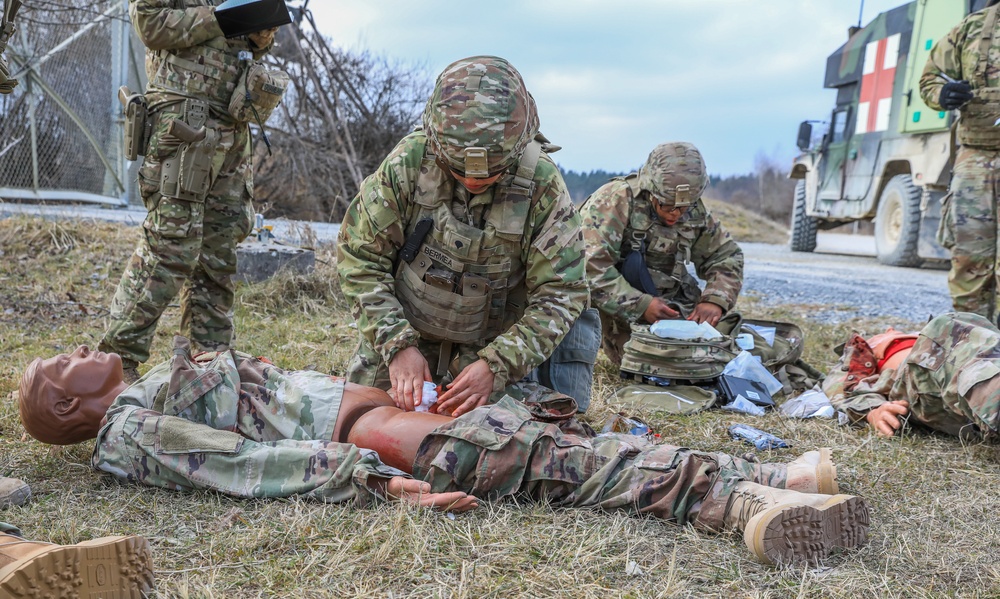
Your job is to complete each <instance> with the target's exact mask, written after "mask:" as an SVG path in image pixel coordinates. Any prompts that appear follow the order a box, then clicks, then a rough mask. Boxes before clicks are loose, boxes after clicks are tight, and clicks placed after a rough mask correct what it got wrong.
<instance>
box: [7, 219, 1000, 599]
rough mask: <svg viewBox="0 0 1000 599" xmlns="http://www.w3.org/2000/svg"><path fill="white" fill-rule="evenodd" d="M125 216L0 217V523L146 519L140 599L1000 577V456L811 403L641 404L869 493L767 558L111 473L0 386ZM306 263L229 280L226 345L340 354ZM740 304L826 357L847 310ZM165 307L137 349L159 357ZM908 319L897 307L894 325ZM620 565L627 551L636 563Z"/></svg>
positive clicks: (675, 424) (89, 287)
mask: <svg viewBox="0 0 1000 599" xmlns="http://www.w3.org/2000/svg"><path fill="white" fill-rule="evenodd" d="M138 234H139V230H138V229H137V228H127V227H121V226H118V225H108V224H102V223H95V222H75V223H70V222H57V221H43V220H38V219H28V218H14V219H6V220H0V354H2V355H3V356H4V360H3V362H2V364H0V475H9V476H14V477H17V478H22V479H24V480H26V481H29V482H30V483H31V485H32V488H33V490H34V500H33V501H32V502H31V503H29V504H28V505H27V506H25V507H21V508H11V509H8V510H6V511H4V512H0V520H4V521H7V522H11V523H13V524H17V525H19V526H21V527H22V529H23V530H24V532H25V534H26V535H28V536H29V537H33V538H36V539H40V540H46V541H52V542H55V543H72V542H75V541H80V540H85V539H89V538H94V537H99V536H104V535H110V534H126V533H134V534H140V535H144V536H146V537H148V538H149V539H150V541H151V543H152V547H153V556H154V560H155V569H156V578H157V593H158V595H157V596H159V597H206V598H219V597H235V598H254V597H310V598H311V597H393V598H399V597H428V598H430V597H468V598H476V599H480V598H493V597H497V598H502V597H565V598H573V599H582V598H588V597H594V598H602V599H603V598H609V597H636V598H638V597H748V598H765V597H775V598H778V597H852V598H853V597H901V598H902V597H907V598H909V597H996V596H1000V565H998V563H1000V559H998V556H1000V521H998V519H1000V516H998V514H1000V493H998V487H1000V485H998V482H1000V466H998V464H1000V457H998V452H997V450H996V449H995V448H993V447H990V446H983V445H974V446H963V445H961V444H960V443H959V442H958V441H956V440H954V439H949V438H945V437H939V436H929V435H914V436H907V437H902V438H894V439H881V438H878V437H876V436H874V435H873V434H871V433H870V432H869V431H867V430H855V429H850V428H841V427H838V426H836V425H835V424H833V423H831V422H830V421H817V422H813V421H791V420H787V419H783V418H781V417H780V416H778V415H777V414H769V415H767V416H765V417H761V418H753V417H746V418H740V417H737V416H734V415H733V414H731V413H728V412H722V411H718V410H714V411H709V412H704V413H701V414H697V415H694V416H690V417H683V418H673V419H666V418H663V417H657V416H655V415H653V414H640V415H641V416H645V417H647V418H648V419H649V420H650V421H651V422H652V424H653V425H654V427H655V428H656V429H657V430H658V432H659V433H660V434H661V435H662V437H663V438H664V439H669V440H670V441H671V442H673V443H676V444H682V445H687V446H691V447H696V448H704V449H708V450H717V451H726V452H732V453H740V454H742V453H744V452H746V451H747V446H744V445H740V444H738V443H736V442H734V441H732V440H730V439H729V438H728V437H727V435H726V432H725V431H726V427H727V426H728V425H729V424H731V423H732V422H734V421H743V422H749V423H752V424H754V425H756V426H759V427H761V428H765V429H768V430H770V431H772V432H774V433H776V434H778V435H780V436H782V437H784V438H785V439H787V440H788V441H790V442H791V443H793V444H794V447H793V448H792V449H785V450H780V451H774V452H764V453H762V454H761V455H760V458H761V459H762V460H764V461H772V460H787V459H790V458H792V457H794V456H796V455H798V454H799V453H800V452H803V451H807V450H810V449H815V448H818V447H821V446H831V447H833V448H834V457H835V459H836V461H837V462H838V464H840V482H841V486H842V488H843V489H844V490H845V491H846V492H850V493H855V494H860V495H863V496H865V497H867V498H868V499H869V500H870V502H871V506H872V523H873V526H872V531H871V539H870V542H869V543H868V545H867V546H866V547H864V548H863V549H861V550H860V551H857V552H853V553H849V554H846V555H841V556H837V557H835V558H833V559H832V560H830V562H829V563H828V564H826V565H825V566H824V567H822V568H790V569H772V568H769V567H765V566H762V565H760V564H758V563H756V562H755V561H753V560H752V559H751V557H750V553H749V552H748V550H747V549H746V548H745V547H744V545H743V541H742V538H741V537H739V536H736V535H731V534H726V535H718V536H706V535H701V534H698V533H696V532H695V531H694V530H693V529H691V528H684V527H678V526H676V525H673V524H670V523H665V522H662V521H655V520H651V519H640V518H632V517H627V516H624V515H621V514H614V513H602V512H596V511H583V510H566V509H553V508H551V507H549V506H545V505H538V504H532V503H517V502H513V501H511V502H503V503H499V504H494V505H485V506H483V507H481V508H480V510H478V511H477V512H475V513H472V514H467V515H460V516H458V517H456V518H452V517H449V516H447V515H445V514H440V513H434V512H429V511H420V510H416V509H409V508H406V507H402V506H399V505H396V504H393V505H380V506H375V507H371V508H366V509H352V508H351V507H348V506H340V505H325V504H321V503H315V502H308V501H299V500H296V499H289V500H272V501H247V500H240V499H233V498H230V497H226V496H222V495H218V494H212V493H197V494H179V493H173V492H168V491H161V490H154V489H148V488H139V487H134V486H122V485H120V484H118V483H116V482H114V481H112V480H109V479H108V478H105V477H103V476H101V475H99V474H97V473H95V472H94V471H92V470H91V468H90V454H91V449H92V448H91V446H90V445H88V444H81V445H77V446H72V447H65V448H52V447H47V446H44V445H42V444H40V443H37V442H35V441H34V440H32V439H30V438H27V437H26V436H25V435H24V431H23V429H22V427H21V424H20V421H19V419H18V415H17V410H16V406H15V404H14V403H13V401H12V397H11V395H12V392H13V391H14V390H15V388H16V386H17V381H18V377H19V375H20V372H21V369H22V368H23V367H24V366H25V365H26V364H27V363H28V362H29V360H30V359H31V358H33V357H35V356H38V355H44V356H48V355H51V354H54V353H56V352H60V351H64V350H69V349H72V348H73V347H75V346H76V345H77V344H79V343H87V344H91V345H94V344H96V343H97V341H98V340H99V338H100V335H101V333H102V332H103V330H104V328H105V326H106V320H107V311H106V309H105V308H104V306H106V305H107V303H108V302H109V300H110V298H111V295H112V293H113V291H114V287H115V285H116V283H117V280H118V278H119V276H120V274H121V269H122V267H123V264H124V262H125V260H126V259H127V257H128V255H129V254H130V252H131V249H132V247H133V244H134V241H135V239H136V236H137V235H138ZM318 255H319V258H320V259H321V260H322V261H321V262H320V263H319V264H318V268H317V269H316V271H315V272H314V273H313V274H311V275H309V276H304V277H302V276H300V277H295V276H279V277H277V278H275V279H272V280H270V281H268V282H266V283H263V284H259V285H254V286H242V287H241V288H240V290H239V293H238V307H237V310H236V328H237V331H238V337H237V341H236V345H237V346H238V347H239V348H240V349H242V350H245V351H248V352H250V353H254V354H265V355H269V356H270V357H271V358H272V359H273V360H274V361H275V362H276V363H278V364H281V365H284V366H286V367H288V368H307V367H308V368H315V369H318V370H321V371H332V372H334V373H342V372H343V371H344V367H345V364H346V362H347V359H348V357H349V355H350V353H351V352H352V350H353V348H354V344H355V331H354V329H353V328H351V323H352V319H351V317H350V315H349V312H348V310H347V308H346V304H345V302H344V298H343V296H342V295H341V294H340V292H339V289H338V285H337V277H336V271H335V268H334V255H333V253H332V252H331V250H330V248H328V247H323V248H318ZM740 309H741V310H742V311H743V312H744V313H746V314H748V315H756V316H765V315H767V316H769V317H771V318H776V319H784V320H793V321H796V322H798V323H799V324H800V325H801V326H802V327H803V329H804V330H806V331H807V344H808V347H807V353H806V358H807V359H808V360H809V361H810V362H811V363H812V364H813V365H815V366H817V367H819V368H821V369H826V368H829V367H830V366H831V365H832V364H833V361H834V355H833V353H832V348H833V347H834V346H835V345H836V344H837V343H839V342H841V341H843V340H844V339H845V338H846V334H847V333H848V332H849V330H850V329H851V328H852V327H854V328H857V329H860V330H863V331H866V332H869V333H871V332H875V331H877V330H879V329H881V328H882V327H883V326H884V325H885V324H887V322H884V321H864V322H853V323H849V324H845V325H836V326H834V325H814V324H811V323H810V321H809V314H810V312H811V311H813V310H814V307H812V306H808V305H802V306H786V307H783V308H781V309H780V310H765V307H764V306H763V305H762V304H760V303H757V302H755V301H753V300H752V299H750V300H741V306H740ZM177 321H178V310H177V309H176V308H171V309H170V310H168V312H167V314H166V316H165V318H164V320H163V322H162V323H161V324H160V327H159V333H158V336H157V338H156V342H155V345H154V348H153V360H154V361H155V360H162V359H165V358H166V357H167V350H168V344H169V340H170V336H171V334H172V332H173V331H174V330H175V329H176V326H177ZM892 324H895V325H904V326H906V325H909V326H914V325H913V323H900V322H893V323H892ZM618 384H619V383H618V380H617V378H616V373H615V372H614V371H613V369H612V368H611V366H610V364H609V363H608V362H607V361H606V360H604V358H603V357H602V358H601V362H600V363H599V364H598V373H597V379H596V383H595V395H596V399H595V401H594V404H593V406H592V409H591V412H590V413H588V415H587V419H588V420H590V421H591V422H592V423H594V424H600V423H601V422H602V421H603V420H604V418H605V417H606V416H607V415H609V414H611V413H612V412H614V411H615V409H616V407H615V406H613V405H609V404H608V403H607V401H606V400H605V398H607V397H608V396H609V395H610V393H611V392H612V390H613V389H614V388H615V387H616V385H618ZM635 566H637V568H636V567H635Z"/></svg>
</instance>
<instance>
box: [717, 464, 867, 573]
mask: <svg viewBox="0 0 1000 599" xmlns="http://www.w3.org/2000/svg"><path fill="white" fill-rule="evenodd" d="M725 523H726V525H727V526H729V527H731V528H735V529H737V530H741V531H743V541H744V542H745V543H746V545H747V547H749V548H750V551H752V552H753V554H754V555H756V556H757V558H758V559H760V561H762V562H764V563H766V564H790V563H796V562H798V563H801V562H806V563H809V564H818V563H820V562H821V561H822V560H823V559H825V558H826V557H827V556H829V555H830V554H831V553H832V552H833V551H835V550H837V549H853V548H855V547H860V546H861V545H863V544H864V543H865V541H866V540H867V539H868V524H869V516H868V505H867V504H866V503H865V500H864V499H862V498H860V497H855V496H852V495H820V494H818V493H799V492H798V491H790V490H787V489H774V488H771V487H765V486H763V485H758V484H757V483H751V482H745V481H744V482H741V483H739V484H737V485H736V488H735V489H734V490H733V494H732V495H731V496H730V499H729V505H728V506H727V507H726V515H725Z"/></svg>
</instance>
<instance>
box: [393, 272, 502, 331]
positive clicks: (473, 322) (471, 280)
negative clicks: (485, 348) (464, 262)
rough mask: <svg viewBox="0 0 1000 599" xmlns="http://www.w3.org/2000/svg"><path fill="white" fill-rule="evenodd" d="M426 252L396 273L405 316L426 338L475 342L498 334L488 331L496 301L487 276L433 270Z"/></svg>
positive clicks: (397, 290)
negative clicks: (492, 301) (491, 309)
mask: <svg viewBox="0 0 1000 599" xmlns="http://www.w3.org/2000/svg"><path fill="white" fill-rule="evenodd" d="M431 263H432V261H431V259H430V258H429V257H428V256H426V255H425V254H423V253H420V254H418V255H417V257H416V258H415V259H414V260H413V262H405V261H402V262H400V264H399V269H398V271H397V274H396V297H397V298H398V299H399V303H400V304H401V305H402V306H403V314H404V315H405V316H406V319H407V320H408V321H409V322H410V324H411V325H412V326H413V328H415V329H417V330H418V331H420V336H421V337H422V338H425V339H428V340H431V341H451V342H454V343H474V342H477V341H480V340H482V339H484V338H486V339H488V338H490V337H491V336H493V335H496V334H497V333H498V331H494V332H492V334H491V332H490V331H487V325H488V323H489V316H490V303H491V299H492V294H491V288H490V282H489V280H488V279H486V278H485V277H481V276H478V275H473V274H469V273H465V274H463V275H461V276H460V277H459V276H457V275H455V273H452V272H451V271H447V270H443V269H437V268H431Z"/></svg>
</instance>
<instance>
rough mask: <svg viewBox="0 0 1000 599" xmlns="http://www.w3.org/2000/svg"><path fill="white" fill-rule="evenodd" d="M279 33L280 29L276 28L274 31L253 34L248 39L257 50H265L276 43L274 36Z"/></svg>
mask: <svg viewBox="0 0 1000 599" xmlns="http://www.w3.org/2000/svg"><path fill="white" fill-rule="evenodd" d="M277 32H278V28H277V27H274V28H272V29H265V30H264V31H257V32H254V33H251V34H250V35H248V36H247V37H249V38H250V41H251V42H253V45H254V46H257V49H263V48H266V47H268V46H270V45H271V44H272V43H274V34H275V33H277Z"/></svg>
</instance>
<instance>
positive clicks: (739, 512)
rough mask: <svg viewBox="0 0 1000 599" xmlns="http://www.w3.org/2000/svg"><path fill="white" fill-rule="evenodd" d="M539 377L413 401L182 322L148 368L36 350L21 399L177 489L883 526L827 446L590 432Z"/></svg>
mask: <svg viewBox="0 0 1000 599" xmlns="http://www.w3.org/2000/svg"><path fill="white" fill-rule="evenodd" d="M523 390H524V396H523V397H522V398H520V399H522V400H523V403H522V402H521V401H515V400H514V399H512V398H510V397H504V398H503V399H501V400H500V401H499V402H498V403H496V404H493V405H488V406H482V407H479V408H476V409H474V410H472V411H471V412H469V413H467V414H465V415H463V416H461V417H458V418H452V417H448V416H444V415H441V414H434V413H422V412H406V411H403V410H401V409H399V408H397V407H396V406H395V405H394V404H393V402H392V400H391V399H390V398H389V396H388V395H387V394H386V393H385V392H383V391H381V390H378V389H375V388H372V387H363V386H359V385H354V384H350V383H346V382H345V381H344V380H343V379H341V378H338V377H332V376H328V375H324V374H321V373H318V372H313V371H286V370H282V369H281V368H278V367H276V366H274V365H273V364H271V363H270V362H268V361H266V360H264V359H261V358H253V357H251V356H248V355H245V354H241V353H238V352H233V351H226V352H221V353H208V354H202V355H199V356H196V357H192V356H191V355H190V353H189V346H188V342H187V340H186V339H184V338H176V340H175V350H174V355H173V358H172V359H171V360H170V361H169V362H165V363H163V364H160V365H158V366H156V367H154V368H153V369H152V370H151V371H150V372H148V373H147V374H146V376H144V377H143V378H142V379H140V380H139V381H138V382H137V383H135V384H133V385H132V386H127V385H126V384H125V383H124V382H123V381H122V368H121V360H120V358H119V357H118V356H117V355H115V354H102V353H100V352H91V351H90V350H89V349H88V348H86V347H85V346H81V347H80V348H78V349H77V350H76V351H75V352H73V353H72V354H69V355H66V354H63V355H61V356H57V357H55V358H50V359H47V360H42V359H37V360H35V361H34V362H32V363H31V364H30V365H29V367H28V368H27V369H26V371H25V373H24V375H23V377H22V380H21V388H20V410H21V419H22V422H23V423H24V425H25V428H26V429H27V431H28V432H29V433H30V434H31V435H32V436H33V437H35V438H36V439H38V440H40V441H43V442H47V443H59V444H67V443H78V442H81V441H85V440H87V439H92V438H95V437H96V439H97V441H96V444H95V447H94V454H93V466H94V468H96V469H97V470H100V471H103V472H108V473H110V474H112V475H114V476H116V477H118V478H121V479H125V480H128V481H131V482H138V483H143V484H147V485H152V486H158V487H164V488H169V489H175V490H194V489H212V490H216V491H220V492H224V493H228V494H231V495H236V496H243V497H284V496H288V495H293V494H300V495H303V496H306V497H311V498H315V499H319V500H322V501H330V502H340V501H352V502H354V503H355V504H358V505H362V504H364V503H367V502H369V501H371V500H374V499H379V498H393V497H396V498H400V497H401V498H403V499H404V500H407V501H410V502H416V501H419V502H420V503H421V504H422V505H428V506H436V507H444V508H447V509H451V510H453V511H463V510H468V509H473V508H475V507H477V505H478V501H479V500H478V499H477V497H482V498H488V499H499V498H502V497H507V496H513V495H518V496H522V497H525V496H526V497H528V498H531V499H537V500H545V501H548V502H551V503H553V504H554V505H561V506H573V507H595V508H597V507H599V508H602V509H607V510H624V511H627V512H630V513H634V514H649V515H653V516H656V517H659V518H663V519H666V520H672V521H676V522H678V523H681V524H687V523H690V524H692V525H694V526H695V527H696V528H698V529H700V530H705V531H721V530H726V529H736V530H739V531H742V532H743V535H744V540H745V542H746V543H747V545H748V546H749V547H750V549H751V550H752V551H753V553H754V554H755V555H756V556H757V557H758V558H759V559H760V560H762V561H764V562H766V563H771V564H778V563H790V562H810V563H814V562H818V561H820V560H822V559H824V558H825V557H826V556H827V555H829V554H830V553H831V552H833V551H835V550H839V549H851V548H854V547H858V546H860V545H861V544H863V543H864V542H865V540H866V538H867V534H868V524H869V521H868V508H867V505H866V503H865V501H864V500H863V499H862V498H860V497H854V496H849V495H840V494H837V491H838V489H837V482H836V479H835V474H836V471H835V469H834V467H833V464H832V463H831V462H830V458H829V452H828V450H820V451H811V452H807V453H806V454H805V455H803V456H801V457H799V458H798V459H796V460H794V461H793V462H791V463H790V464H760V463H756V462H751V461H747V460H745V459H740V458H735V457H732V456H729V455H725V454H719V453H704V452H698V451H691V450H689V449H685V448H681V447H675V446H671V445H653V444H652V443H651V442H649V441H648V440H647V439H646V438H644V437H636V436H632V435H622V434H608V435H601V436H599V437H591V436H588V435H587V434H586V433H584V432H581V431H582V430H583V427H582V426H581V425H580V424H579V423H578V422H576V420H575V418H574V416H573V415H574V414H575V412H576V406H575V403H574V402H573V400H572V399H571V398H569V397H567V396H564V395H561V394H557V393H554V392H552V391H550V390H547V389H544V388H541V387H538V386H532V385H526V386H525V387H523ZM483 472H489V473H491V475H490V476H489V477H482V476H480V474H481V473H483ZM413 479H416V480H413ZM421 481H422V482H421Z"/></svg>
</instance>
